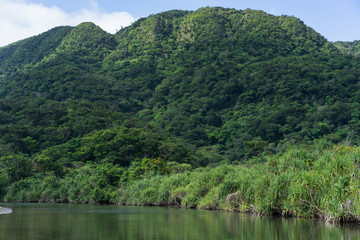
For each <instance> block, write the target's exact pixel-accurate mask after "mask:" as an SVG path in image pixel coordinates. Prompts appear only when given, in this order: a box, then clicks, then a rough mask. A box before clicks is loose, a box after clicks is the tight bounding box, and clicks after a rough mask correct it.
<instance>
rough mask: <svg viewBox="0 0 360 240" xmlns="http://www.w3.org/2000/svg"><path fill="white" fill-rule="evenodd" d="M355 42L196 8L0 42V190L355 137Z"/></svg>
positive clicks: (263, 18)
mask: <svg viewBox="0 0 360 240" xmlns="http://www.w3.org/2000/svg"><path fill="white" fill-rule="evenodd" d="M348 45H351V46H354V47H353V48H351V49H354V51H355V52H354V51H353V50H349V51H350V52H348V51H347V50H346V49H350V48H348ZM356 46H357V45H356V43H354V44H342V43H336V44H333V43H330V42H328V41H327V40H326V39H325V38H324V37H322V36H321V35H320V34H318V33H317V32H315V31H314V30H313V29H312V28H310V27H308V26H306V25H305V24H304V23H303V22H302V21H301V20H299V19H297V18H295V17H289V16H273V15H270V14H266V13H265V12H263V11H254V10H250V9H247V10H243V11H239V10H235V9H224V8H210V7H206V8H201V9H199V10H197V11H194V12H191V11H168V12H164V13H160V14H156V15H151V16H149V17H147V18H142V19H139V20H137V21H136V22H135V23H133V24H132V25H131V26H129V27H126V28H123V29H121V30H120V31H118V32H117V33H116V34H114V35H111V34H109V33H107V32H105V31H103V30H102V29H100V28H99V27H98V26H96V25H94V24H92V23H82V24H80V25H78V26H77V27H75V28H73V27H57V28H54V29H52V30H50V31H48V32H46V33H43V34H41V35H39V36H35V37H32V38H29V39H25V40H23V41H20V42H17V43H14V44H11V45H9V46H6V47H3V48H0V166H1V169H0V170H1V175H0V176H1V177H0V181H1V182H0V185H1V186H10V185H11V184H12V183H15V182H19V181H23V180H24V179H29V178H31V177H34V176H37V177H39V176H40V177H39V178H40V179H41V178H50V177H56V178H60V179H61V178H63V177H65V176H68V177H69V176H73V175H74V176H75V175H76V174H75V172H77V173H78V172H82V171H85V172H88V173H89V174H90V175H91V174H93V175H94V176H95V175H96V176H98V174H100V173H101V172H108V173H106V174H105V175H106V176H109V179H110V180H109V179H107V178H106V177H105V178H104V181H105V183H102V184H103V185H104V184H105V185H107V184H110V185H109V186H111V187H115V186H117V185H116V184H115V183H114V182H117V183H119V182H126V181H132V180H134V179H136V178H137V177H136V176H137V175H138V176H143V175H145V174H146V173H148V172H155V173H159V174H165V173H170V172H172V171H173V172H174V171H175V172H176V171H177V170H176V169H179V171H183V169H188V168H189V166H194V167H196V166H207V165H211V166H215V165H217V164H220V163H239V162H246V161H248V160H249V159H254V158H260V159H263V156H264V155H268V154H273V153H279V152H282V151H284V150H285V148H286V146H287V145H289V144H307V143H311V142H312V141H313V140H315V139H321V140H322V141H325V142H328V143H329V144H331V143H339V142H346V143H353V144H358V143H359V142H360V138H359V131H360V110H359V103H360V99H359V98H360V86H359V83H358V82H359V77H360V60H359V58H356V57H354V56H352V55H350V54H349V53H351V54H354V55H356V51H357V50H356V49H357V48H356ZM337 47H338V48H339V49H340V50H338V48H337ZM344 49H345V50H346V51H345V50H344ZM342 52H345V53H346V54H343V53H342ZM12 161H13V163H11V162H12ZM14 164H15V165H16V164H20V165H21V166H23V169H22V170H15V165H14ZM189 164H190V165H189ZM20 165H19V166H20ZM16 166H18V165H16ZM111 166H112V167H113V169H114V170H111V169H112V167H111ZM72 174H73V175H72ZM93 175H92V176H93ZM100 175H101V174H100ZM41 176H42V177H41ZM79 178H80V177H79ZM114 179H115V180H114ZM24 181H25V180H24ZM59 181H60V180H59ZM79 181H80V180H79ZM81 181H83V180H81ZM24 184H25V183H24ZM58 184H60V183H58ZM103 185H101V184H100V183H99V185H96V184H95V185H94V186H97V187H98V189H100V190H99V191H100V192H101V191H103V190H104V188H101V186H103ZM105 185H104V186H105ZM11 186H12V187H14V185H11ZM101 189H102V190H101ZM14 191H15V190H14ZM104 191H105V190H104ZM104 194H105V193H104V192H103V195H101V194H100V193H99V196H100V195H101V196H103V197H104V196H105V195H106V194H105V195H104ZM105 198H106V197H104V199H105ZM93 200H94V199H93ZM98 200H99V201H102V200H101V199H98ZM88 201H90V200H88ZM94 201H95V200H94Z"/></svg>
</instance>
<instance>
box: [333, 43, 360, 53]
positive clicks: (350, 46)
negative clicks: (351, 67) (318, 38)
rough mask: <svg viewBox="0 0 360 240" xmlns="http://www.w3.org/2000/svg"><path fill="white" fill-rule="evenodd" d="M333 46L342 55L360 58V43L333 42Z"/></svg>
mask: <svg viewBox="0 0 360 240" xmlns="http://www.w3.org/2000/svg"><path fill="white" fill-rule="evenodd" d="M334 45H335V46H336V47H337V48H338V49H339V50H340V51H341V52H342V53H344V54H347V55H353V56H357V57H359V56H360V41H359V40H358V41H353V42H341V41H339V42H335V43H334Z"/></svg>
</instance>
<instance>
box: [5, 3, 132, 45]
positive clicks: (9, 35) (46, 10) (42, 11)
mask: <svg viewBox="0 0 360 240" xmlns="http://www.w3.org/2000/svg"><path fill="white" fill-rule="evenodd" d="M90 6H91V8H88V9H80V10H78V11H76V12H73V13H66V12H64V11H63V10H61V9H60V8H58V7H55V6H54V7H46V6H44V5H42V4H34V3H30V2H27V1H24V0H0V46H5V45H7V44H10V43H12V42H16V41H18V40H22V39H24V38H27V37H31V36H34V35H37V34H40V33H43V32H45V31H47V30H49V29H51V28H53V27H56V26H64V25H71V26H76V25H78V24H79V23H81V22H86V21H90V22H93V23H95V24H97V25H98V26H100V27H101V28H102V29H104V30H105V31H108V32H110V33H115V32H116V30H118V29H120V28H121V27H122V26H124V27H125V26H128V25H130V24H131V23H132V22H134V21H135V18H134V17H133V16H131V15H130V14H129V13H127V12H112V13H107V12H102V11H101V10H99V8H98V5H97V3H96V1H91V2H90Z"/></svg>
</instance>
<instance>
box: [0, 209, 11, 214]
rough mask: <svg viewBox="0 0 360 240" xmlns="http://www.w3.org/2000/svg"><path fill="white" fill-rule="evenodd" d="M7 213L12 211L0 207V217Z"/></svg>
mask: <svg viewBox="0 0 360 240" xmlns="http://www.w3.org/2000/svg"><path fill="white" fill-rule="evenodd" d="M9 213H12V210H11V209H10V208H5V207H0V215H1V214H9Z"/></svg>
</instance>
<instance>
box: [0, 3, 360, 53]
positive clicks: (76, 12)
mask: <svg viewBox="0 0 360 240" xmlns="http://www.w3.org/2000/svg"><path fill="white" fill-rule="evenodd" d="M205 6H222V7H230V8H235V9H246V8H251V9H258V10H264V11H265V12H268V13H271V14H274V15H283V14H284V15H291V16H295V17H298V18H300V19H301V20H303V21H304V22H305V24H307V25H308V26H310V27H312V28H314V29H315V30H316V31H317V32H319V33H320V34H322V35H323V36H325V37H326V38H327V39H328V40H329V41H339V40H341V41H353V40H360V28H359V27H358V23H359V22H360V0H302V1H295V0H182V1H172V0H152V1H149V0H147V1H145V0H126V1H124V0H118V1H115V0H0V23H1V28H0V46H4V45H7V44H9V43H12V42H15V41H18V40H21V39H24V38H26V37H30V36H33V35H37V34H40V33H42V32H44V31H47V30H49V29H51V28H53V27H55V26H59V25H72V26H75V25H77V24H79V23H80V22H83V21H92V22H94V23H96V24H97V25H99V26H100V27H102V28H103V29H104V30H106V31H108V32H111V33H114V32H116V30H118V29H120V28H121V26H127V25H129V24H131V23H132V22H134V21H135V20H136V19H137V18H139V17H146V16H149V15H151V14H156V13H159V12H163V11H167V10H172V9H182V10H196V9H198V8H200V7H205Z"/></svg>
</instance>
